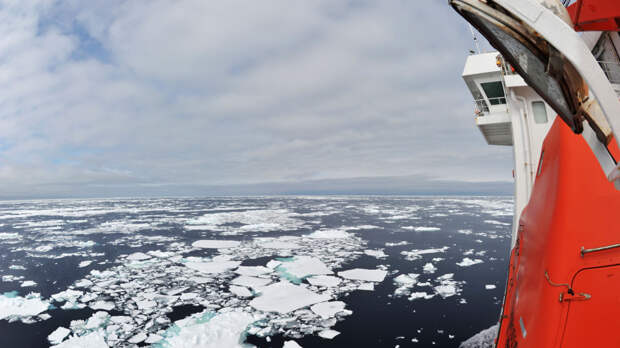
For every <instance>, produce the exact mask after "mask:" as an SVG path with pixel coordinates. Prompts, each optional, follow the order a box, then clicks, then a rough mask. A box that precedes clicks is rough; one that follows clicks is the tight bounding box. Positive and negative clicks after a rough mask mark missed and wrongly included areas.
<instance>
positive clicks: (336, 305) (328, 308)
mask: <svg viewBox="0 0 620 348" xmlns="http://www.w3.org/2000/svg"><path fill="white" fill-rule="evenodd" d="M345 306H346V304H345V303H344V302H342V301H331V302H321V303H317V304H315V305H312V306H310V310H312V311H313V312H314V313H316V314H318V315H320V316H321V318H323V319H329V318H331V317H333V316H334V315H336V313H339V312H342V311H343V310H344V307H345Z"/></svg>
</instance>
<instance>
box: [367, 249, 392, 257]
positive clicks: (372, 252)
mask: <svg viewBox="0 0 620 348" xmlns="http://www.w3.org/2000/svg"><path fill="white" fill-rule="evenodd" d="M364 254H366V255H368V256H372V257H376V258H378V259H384V258H386V257H388V256H387V254H386V253H385V252H383V249H377V250H372V249H368V250H364Z"/></svg>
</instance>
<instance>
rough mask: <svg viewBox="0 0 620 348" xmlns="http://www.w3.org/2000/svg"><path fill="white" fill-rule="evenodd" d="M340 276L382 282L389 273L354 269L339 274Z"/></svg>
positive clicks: (377, 270)
mask: <svg viewBox="0 0 620 348" xmlns="http://www.w3.org/2000/svg"><path fill="white" fill-rule="evenodd" d="M338 275H339V276H341V277H342V278H346V279H353V280H364V281H371V282H382V281H383V279H384V278H385V276H386V275H387V271H383V270H380V269H364V268H354V269H350V270H347V271H342V272H338Z"/></svg>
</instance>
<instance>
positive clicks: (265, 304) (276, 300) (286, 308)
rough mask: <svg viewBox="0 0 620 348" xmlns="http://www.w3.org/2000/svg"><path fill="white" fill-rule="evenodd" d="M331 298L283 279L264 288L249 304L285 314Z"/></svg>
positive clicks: (263, 309) (262, 309)
mask: <svg viewBox="0 0 620 348" xmlns="http://www.w3.org/2000/svg"><path fill="white" fill-rule="evenodd" d="M329 299H330V296H328V295H320V294H317V293H315V292H312V291H310V290H308V289H306V288H304V287H301V286H298V285H293V284H291V283H289V282H286V281H281V282H278V283H275V284H271V285H268V286H266V287H264V288H262V289H261V294H260V296H258V297H256V298H254V299H253V300H252V301H250V303H249V304H250V306H252V307H253V308H256V309H258V310H261V311H265V312H277V313H280V314H285V313H288V312H291V311H294V310H296V309H299V308H303V307H306V306H310V305H312V304H315V303H319V302H324V301H327V300H329Z"/></svg>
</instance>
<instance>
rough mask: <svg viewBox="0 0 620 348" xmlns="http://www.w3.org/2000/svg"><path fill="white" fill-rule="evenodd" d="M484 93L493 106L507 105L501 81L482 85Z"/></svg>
mask: <svg viewBox="0 0 620 348" xmlns="http://www.w3.org/2000/svg"><path fill="white" fill-rule="evenodd" d="M480 86H482V89H483V90H484V93H486V95H487V98H488V99H489V103H491V105H499V104H506V94H504V86H502V83H501V82H500V81H493V82H484V83H481V84H480Z"/></svg>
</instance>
